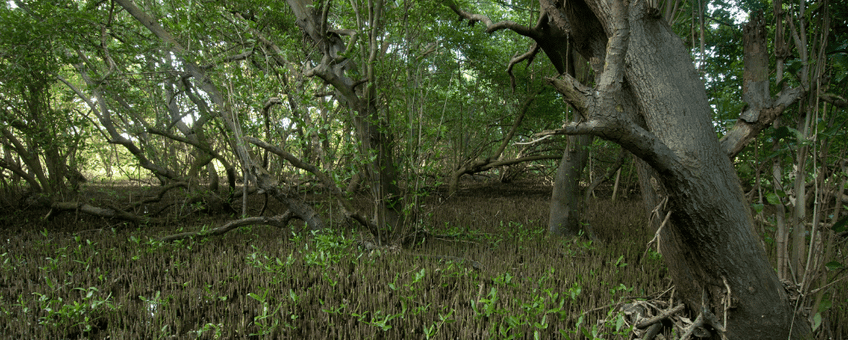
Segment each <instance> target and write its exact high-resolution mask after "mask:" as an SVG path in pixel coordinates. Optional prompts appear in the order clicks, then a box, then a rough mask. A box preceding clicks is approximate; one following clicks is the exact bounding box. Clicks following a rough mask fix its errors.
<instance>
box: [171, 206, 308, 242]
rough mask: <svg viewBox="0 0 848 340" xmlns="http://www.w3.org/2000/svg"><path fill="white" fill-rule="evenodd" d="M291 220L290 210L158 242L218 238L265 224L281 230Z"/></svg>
mask: <svg viewBox="0 0 848 340" xmlns="http://www.w3.org/2000/svg"><path fill="white" fill-rule="evenodd" d="M292 218H295V217H294V214H293V213H292V212H291V210H289V211H286V213H285V214H282V215H278V216H274V217H265V216H260V217H247V218H243V219H240V220H235V221H230V222H227V223H226V224H224V225H223V226H220V227H218V228H214V229H209V230H201V231H191V232H185V233H179V234H174V235H169V236H165V237H163V238H160V239H159V241H162V242H173V241H177V240H182V239H186V238H189V237H196V236H201V237H205V236H218V235H223V234H226V233H227V232H228V231H230V230H233V229H236V228H239V227H245V226H249V225H255V224H267V225H272V226H275V227H278V228H283V227H285V226H286V225H288V224H289V221H290V220H291V219H292Z"/></svg>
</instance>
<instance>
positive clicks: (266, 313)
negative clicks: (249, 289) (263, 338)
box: [247, 288, 283, 336]
mask: <svg viewBox="0 0 848 340" xmlns="http://www.w3.org/2000/svg"><path fill="white" fill-rule="evenodd" d="M260 289H262V295H259V294H256V293H249V294H247V295H248V296H250V297H251V298H252V299H254V300H256V301H258V302H259V303H260V304H262V313H261V314H260V315H257V316H255V317H253V324H254V325H256V327H257V328H258V329H259V332H258V333H251V334H250V335H251V336H255V335H267V334H272V333H273V332H274V330H275V329H277V327H278V326H279V325H280V320H279V319H278V318H276V317H274V315H275V314H277V312H279V311H280V308H282V307H283V305H282V304H278V305H277V307H276V308H273V307H272V306H271V302H270V301H269V299H268V290H269V289H267V288H260ZM272 308H273V311H272Z"/></svg>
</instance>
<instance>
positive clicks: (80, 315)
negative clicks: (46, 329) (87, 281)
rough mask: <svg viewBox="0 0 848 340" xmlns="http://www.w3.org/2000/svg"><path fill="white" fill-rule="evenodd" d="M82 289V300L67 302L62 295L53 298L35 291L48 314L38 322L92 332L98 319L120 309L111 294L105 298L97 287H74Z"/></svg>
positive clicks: (67, 330)
mask: <svg viewBox="0 0 848 340" xmlns="http://www.w3.org/2000/svg"><path fill="white" fill-rule="evenodd" d="M74 290H79V291H82V292H83V294H84V296H83V298H82V301H72V302H68V303H65V301H63V300H62V298H61V297H55V298H51V297H49V296H47V295H46V294H41V293H37V292H36V293H33V295H36V296H37V297H38V302H39V305H40V307H41V309H42V310H43V311H44V312H46V315H43V316H41V317H39V319H38V323H39V324H41V325H45V326H53V327H57V328H59V329H63V330H65V331H66V332H69V331H70V330H71V329H74V330H77V331H80V332H83V333H87V332H90V331H91V330H92V329H93V327H94V325H95V324H96V322H97V320H99V319H101V318H103V317H104V316H103V314H104V313H106V312H111V311H115V310H117V309H118V307H117V306H115V305H114V304H113V303H112V301H111V299H112V295H111V294H109V295H107V296H106V297H105V298H98V297H97V296H96V295H95V294H96V293H97V292H98V290H97V288H96V287H89V288H74Z"/></svg>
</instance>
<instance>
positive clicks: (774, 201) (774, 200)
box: [766, 192, 781, 205]
mask: <svg viewBox="0 0 848 340" xmlns="http://www.w3.org/2000/svg"><path fill="white" fill-rule="evenodd" d="M766 201H768V202H769V204H771V205H778V204H781V203H780V197H777V194H775V193H773V192H770V193H767V194H766Z"/></svg>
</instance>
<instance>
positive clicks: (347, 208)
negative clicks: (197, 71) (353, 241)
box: [245, 137, 377, 231]
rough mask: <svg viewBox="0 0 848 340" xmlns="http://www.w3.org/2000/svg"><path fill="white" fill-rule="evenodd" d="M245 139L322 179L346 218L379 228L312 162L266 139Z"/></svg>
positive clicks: (322, 182) (369, 227) (372, 228)
mask: <svg viewBox="0 0 848 340" xmlns="http://www.w3.org/2000/svg"><path fill="white" fill-rule="evenodd" d="M245 140H247V141H248V142H249V143H251V144H253V145H256V146H258V147H260V148H263V149H265V150H268V151H270V152H271V153H273V154H275V155H277V156H280V157H282V158H283V159H285V160H287V161H288V162H289V163H290V164H291V165H292V166H294V167H296V168H298V169H303V170H306V171H307V172H309V173H311V174H313V175H315V177H317V178H318V181H320V182H321V184H323V185H324V186H325V187H326V188H327V189H329V190H330V193H331V194H332V195H333V197H335V198H336V201H338V202H339V204H340V205H341V208H342V214H343V215H345V217H346V218H349V219H352V220H354V221H356V222H358V223H359V224H361V225H362V226H364V227H366V228H368V229H369V230H371V231H376V230H377V226H376V225H375V224H374V223H372V222H371V221H369V220H368V219H367V218H366V217H365V216H363V215H362V214H361V213H358V212H356V210H355V209H354V208H353V206H352V205H351V204H350V201H348V200H347V199H346V198H345V197H344V194H343V193H342V190H341V189H340V188H339V187H338V186H337V185H336V183H335V182H334V181H333V180H332V179H330V177H329V176H327V175H326V174H324V173H323V172H322V171H321V170H320V169H318V167H316V166H314V165H312V164H309V163H306V162H304V161H301V160H300V159H299V158H297V157H296V156H295V155H292V154H291V153H289V152H286V151H285V150H283V149H280V148H278V147H276V146H273V145H271V144H268V143H266V142H265V141H263V140H260V139H258V138H255V137H245Z"/></svg>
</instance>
